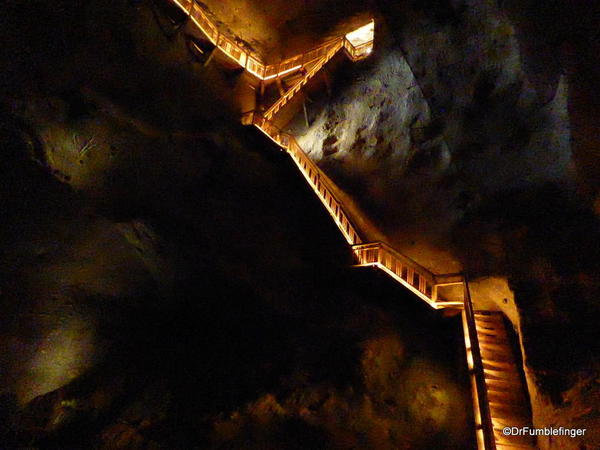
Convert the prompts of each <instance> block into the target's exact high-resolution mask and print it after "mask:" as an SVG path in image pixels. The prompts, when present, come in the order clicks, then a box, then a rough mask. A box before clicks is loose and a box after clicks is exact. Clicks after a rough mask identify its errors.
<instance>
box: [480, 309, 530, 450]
mask: <svg viewBox="0 0 600 450" xmlns="http://www.w3.org/2000/svg"><path fill="white" fill-rule="evenodd" d="M474 319H475V328H476V330H477V340H478V342H479V351H480V354H481V363H482V366H483V373H484V379H485V387H486V391H487V399H488V404H489V410H490V416H491V420H492V425H493V430H494V441H495V445H496V448H497V449H498V450H501V449H518V448H523V449H534V448H535V446H534V442H533V439H532V438H531V437H530V436H505V435H504V434H503V433H502V429H503V428H504V427H529V428H532V423H531V419H530V417H531V413H530V410H529V402H528V399H527V395H526V392H525V390H524V387H523V382H522V380H521V377H520V376H519V372H518V369H517V361H515V358H514V356H513V353H514V352H513V349H512V345H511V342H510V341H509V338H508V335H507V330H506V327H505V323H504V318H503V315H502V313H499V312H491V311H475V312H474Z"/></svg>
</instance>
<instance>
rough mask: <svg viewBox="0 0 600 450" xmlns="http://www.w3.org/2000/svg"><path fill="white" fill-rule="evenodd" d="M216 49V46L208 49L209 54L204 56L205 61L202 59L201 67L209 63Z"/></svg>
mask: <svg viewBox="0 0 600 450" xmlns="http://www.w3.org/2000/svg"><path fill="white" fill-rule="evenodd" d="M216 51H217V47H216V46H215V47H213V49H212V50H211V51H210V54H209V55H208V58H206V61H204V64H202V66H203V67H206V66H208V65H209V64H210V62H211V61H212V59H213V56H215V52H216Z"/></svg>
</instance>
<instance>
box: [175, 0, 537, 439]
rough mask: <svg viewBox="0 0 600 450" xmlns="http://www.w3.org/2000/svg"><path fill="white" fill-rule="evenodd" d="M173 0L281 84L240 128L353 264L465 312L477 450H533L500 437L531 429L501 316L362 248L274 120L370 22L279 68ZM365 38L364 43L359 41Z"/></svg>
mask: <svg viewBox="0 0 600 450" xmlns="http://www.w3.org/2000/svg"><path fill="white" fill-rule="evenodd" d="M172 1H173V2H174V3H175V4H176V5H177V6H179V7H180V8H181V9H182V10H183V11H184V12H185V13H186V14H188V15H189V17H190V18H191V20H192V21H193V22H194V24H195V25H196V26H197V27H198V28H199V29H200V30H201V31H202V32H203V33H204V35H205V36H206V37H207V38H208V39H209V40H210V42H211V43H212V44H214V45H215V47H217V48H218V49H220V50H221V51H222V52H223V53H224V54H225V55H227V56H228V57H229V58H231V59H233V60H234V61H236V62H237V63H238V64H239V65H240V66H241V67H243V68H244V69H245V70H246V71H247V72H249V73H250V74H252V75H254V76H255V77H256V78H258V80H260V82H261V84H262V85H263V86H264V84H265V83H266V82H268V81H269V80H274V81H279V82H280V83H281V84H280V86H281V87H282V92H281V97H280V98H279V99H278V100H277V101H275V103H274V104H273V105H271V107H269V108H268V109H267V110H266V111H265V112H264V113H263V114H261V113H259V112H257V111H250V112H247V113H245V114H244V115H243V116H242V123H243V124H244V125H253V126H255V127H256V128H258V129H259V130H260V131H261V132H263V133H264V134H265V135H266V136H268V137H269V138H270V139H271V140H272V141H273V142H275V143H276V144H277V145H279V146H280V147H281V148H282V149H284V150H285V151H286V152H287V153H288V154H289V155H290V157H291V158H292V160H293V161H294V163H295V164H296V166H297V167H298V169H299V171H300V173H301V174H302V175H303V176H304V178H305V179H306V181H307V183H308V184H309V186H310V187H311V188H312V189H313V191H314V192H315V194H316V195H317V197H318V198H319V200H320V201H321V203H322V204H323V206H324V207H325V209H326V210H327V212H328V213H329V214H330V215H331V217H332V219H333V220H334V222H335V223H336V225H337V226H338V228H339V230H340V231H341V233H342V235H343V236H344V238H345V239H346V241H347V242H348V244H349V245H350V246H351V249H352V253H353V255H354V257H355V259H356V261H357V266H371V267H376V268H378V269H380V270H382V271H383V272H385V273H386V274H388V275H389V276H390V277H392V278H393V279H394V280H396V281H397V282H398V283H400V284H401V285H402V286H404V287H405V288H407V289H409V290H410V291H411V292H412V293H413V294H415V295H416V296H417V297H419V298H420V299H422V300H424V301H425V302H426V303H427V304H429V305H430V306H431V307H433V308H435V309H440V308H455V309H463V306H464V309H463V311H462V316H463V331H464V334H465V349H466V352H467V363H468V367H469V375H470V378H471V383H472V387H473V407H474V413H475V424H476V434H477V447H478V449H479V450H488V449H490V450H494V449H497V450H505V449H506V450H508V449H533V448H535V447H534V445H533V441H532V440H531V439H530V438H525V437H519V436H514V437H513V436H504V435H503V434H502V429H503V428H504V427H505V426H508V427H513V426H515V427H522V426H529V427H531V421H530V419H529V417H530V411H529V408H528V403H527V396H526V394H525V390H524V387H523V382H522V380H521V377H520V376H519V373H518V368H517V365H516V362H515V360H514V357H513V350H512V348H511V346H510V343H509V341H508V339H507V334H506V329H505V327H504V322H503V318H502V317H503V316H502V314H501V313H497V312H487V311H476V312H473V307H472V304H471V299H470V296H469V293H468V292H469V290H468V283H467V282H466V280H465V278H464V277H463V275H462V274H444V275H438V274H434V273H432V272H430V271H429V270H428V269H426V268H424V267H423V266H421V265H419V264H418V263H416V262H415V261H412V260H411V259H410V258H408V257H406V256H404V255H402V254H401V253H399V252H397V251H395V250H394V249H393V248H391V247H390V246H388V245H387V244H385V243H383V242H364V240H363V238H362V237H361V233H360V230H359V229H358V228H357V227H356V226H355V225H354V224H353V223H352V220H351V218H350V215H349V214H348V213H347V211H346V207H345V206H344V203H343V202H342V201H341V200H340V199H339V198H338V197H337V196H336V195H335V192H339V190H338V189H336V187H335V185H334V184H333V182H332V181H331V180H330V179H329V178H328V177H327V175H326V174H325V173H323V172H322V171H321V169H320V168H319V167H318V166H317V165H316V164H315V163H314V162H313V161H312V160H311V159H310V158H309V157H308V156H307V155H306V153H305V152H304V151H303V150H302V148H301V147H300V146H299V145H298V143H297V141H296V139H295V138H294V137H293V136H292V135H290V134H288V133H285V132H283V131H282V130H281V129H279V128H278V127H277V126H276V125H275V124H274V123H273V122H272V119H273V118H274V117H275V115H276V114H277V113H278V112H279V111H280V110H281V108H283V107H284V106H285V105H286V104H287V103H288V102H289V101H290V100H291V99H292V97H293V96H294V95H296V94H297V93H298V92H299V91H300V90H301V89H302V87H304V86H305V85H306V84H307V83H308V81H309V80H310V79H311V78H312V77H313V76H314V75H315V74H316V73H318V72H319V70H321V69H322V68H323V66H324V65H325V64H326V63H327V62H328V61H330V60H331V58H333V56H334V55H335V54H336V53H337V52H338V51H339V50H340V49H344V50H345V52H346V54H347V55H348V57H349V58H350V59H351V60H352V61H358V60H360V59H363V58H365V57H367V56H368V55H369V54H370V53H371V50H372V48H373V28H374V24H373V21H371V22H369V23H368V24H366V25H364V26H363V27H360V28H358V29H357V30H354V31H353V32H351V33H348V34H346V35H345V36H343V37H340V38H337V39H334V40H332V41H329V42H326V43H324V44H323V45H321V46H319V47H316V48H315V49H313V50H310V51H308V52H306V53H303V54H300V55H297V56H294V57H292V58H289V59H286V60H284V61H282V62H280V63H279V64H271V65H266V64H264V63H263V62H262V60H261V58H260V57H259V56H258V55H256V54H255V53H253V52H250V51H248V50H246V49H244V48H242V47H241V46H240V45H238V44H237V43H236V40H235V39H234V38H232V37H228V36H225V35H223V34H222V33H220V32H219V30H218V28H217V26H216V25H215V24H214V23H213V22H212V21H211V20H210V19H209V18H208V16H207V14H206V13H205V12H204V11H203V10H202V7H201V6H200V5H199V4H198V3H196V2H195V0H172ZM365 33H366V34H365ZM369 33H370V34H369ZM365 35H366V36H370V38H369V39H365V38H364V36H365ZM283 86H285V87H283ZM286 88H287V89H286ZM457 292H458V294H457Z"/></svg>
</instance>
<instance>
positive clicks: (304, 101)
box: [302, 99, 310, 128]
mask: <svg viewBox="0 0 600 450" xmlns="http://www.w3.org/2000/svg"><path fill="white" fill-rule="evenodd" d="M302 109H303V110H304V122H305V123H306V128H308V127H310V123H309V122H308V111H307V110H306V99H304V100H303V101H302Z"/></svg>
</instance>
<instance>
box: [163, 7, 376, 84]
mask: <svg viewBox="0 0 600 450" xmlns="http://www.w3.org/2000/svg"><path fill="white" fill-rule="evenodd" d="M172 1H173V3H175V5H177V6H178V7H179V8H180V9H181V10H183V11H184V12H185V13H186V14H188V15H189V16H190V18H191V19H192V21H193V22H194V23H195V24H196V26H197V27H198V28H199V29H200V31H202V33H204V35H205V36H206V37H207V38H208V39H209V40H210V41H211V42H212V43H213V44H214V45H215V46H216V47H218V48H219V49H220V50H221V51H222V52H223V53H225V54H226V55H227V56H228V57H230V58H231V59H233V60H234V61H236V62H237V63H238V64H239V65H240V66H241V67H243V68H244V69H246V70H247V71H248V72H249V73H251V74H252V75H254V76H255V77H257V78H258V79H260V80H262V81H266V80H270V79H275V78H277V77H280V76H282V75H284V74H288V73H291V72H293V71H296V70H299V69H301V68H303V67H304V66H305V65H306V64H309V63H311V62H312V61H314V60H315V59H318V58H319V57H320V54H319V52H321V51H323V49H326V48H327V47H328V46H330V45H332V43H336V45H337V43H338V42H340V43H341V45H340V48H342V47H344V48H346V46H345V45H344V44H345V42H348V41H347V39H346V38H334V39H332V40H330V41H327V42H325V43H323V44H321V45H319V46H317V47H314V48H313V49H311V50H309V51H307V52H304V53H301V54H299V55H296V56H292V57H290V58H287V59H285V60H283V61H281V62H280V63H278V64H265V63H263V61H262V58H261V57H260V56H259V55H258V54H257V53H255V52H252V51H250V50H247V49H244V48H242V47H241V46H240V45H238V44H237V43H236V40H235V39H234V38H231V37H227V36H225V35H224V34H223V33H221V32H219V29H218V27H217V25H216V24H214V23H213V22H212V21H211V20H210V19H209V18H208V16H207V14H206V13H205V12H204V11H203V9H202V7H201V6H200V5H199V4H198V3H197V2H196V1H195V0H172ZM348 44H349V45H350V46H352V44H350V43H349V42H348ZM366 44H369V42H367V43H366ZM370 44H371V45H372V41H371V42H370ZM352 47H353V46H352ZM362 47H364V44H361V45H360V46H358V47H357V48H362ZM346 49H347V50H348V53H349V55H351V58H352V59H356V58H357V56H355V55H359V53H360V52H359V51H355V50H352V49H348V48H346ZM336 51H337V50H336ZM313 54H314V55H313Z"/></svg>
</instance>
